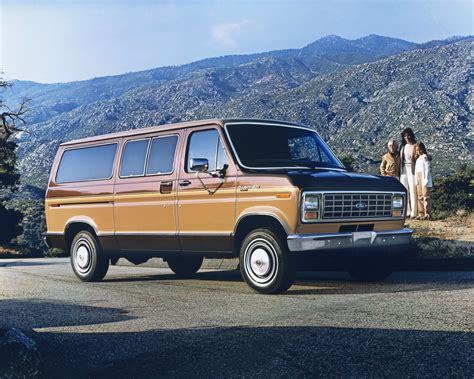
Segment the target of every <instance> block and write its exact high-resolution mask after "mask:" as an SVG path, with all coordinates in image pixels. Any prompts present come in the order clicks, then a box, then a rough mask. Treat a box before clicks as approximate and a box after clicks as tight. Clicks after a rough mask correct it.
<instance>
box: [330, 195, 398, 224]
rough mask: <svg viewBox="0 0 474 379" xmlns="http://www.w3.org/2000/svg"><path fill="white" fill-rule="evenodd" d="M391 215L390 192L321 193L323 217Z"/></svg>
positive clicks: (378, 216) (381, 216) (375, 216)
mask: <svg viewBox="0 0 474 379" xmlns="http://www.w3.org/2000/svg"><path fill="white" fill-rule="evenodd" d="M391 216H392V194H391V193H337V194H336V193H331V194H329V193H327V194H324V195H323V214H322V218H323V219H339V218H355V219H356V218H383V217H391Z"/></svg>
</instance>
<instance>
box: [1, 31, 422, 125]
mask: <svg viewBox="0 0 474 379" xmlns="http://www.w3.org/2000/svg"><path fill="white" fill-rule="evenodd" d="M415 46H416V44H414V43H412V42H407V41H402V40H398V39H394V38H389V37H382V36H375V35H371V36H368V37H364V38H360V39H356V40H348V39H344V38H341V37H337V36H328V37H323V38H321V39H319V40H317V41H315V42H313V43H311V44H309V45H308V46H306V47H303V48H302V49H287V50H276V51H269V52H263V53H258V54H247V55H229V56H223V57H215V58H208V59H203V60H200V61H197V62H193V63H189V64H185V65H181V66H169V67H160V68H156V69H152V70H146V71H140V72H133V73H127V74H123V75H115V76H106V77H101V78H94V79H90V80H84V81H76V82H70V83H54V84H42V83H35V82H31V81H14V82H13V84H14V85H13V86H12V88H11V89H9V90H8V91H6V92H5V93H4V94H3V97H4V100H5V102H6V103H7V104H10V105H14V104H16V103H18V102H19V101H20V100H21V99H22V98H23V97H27V98H30V99H32V102H31V107H32V112H31V113H30V116H29V122H30V123H38V122H42V121H47V120H49V119H50V118H51V117H53V116H55V115H58V114H61V113H65V112H69V111H71V110H73V109H74V108H77V107H79V106H81V105H86V104H90V103H93V102H96V101H100V100H107V99H112V98H115V97H117V96H120V95H122V94H124V93H125V92H127V91H129V90H130V89H135V88H138V87H140V86H148V85H151V84H154V85H156V84H162V83H164V82H166V81H170V80H174V79H177V78H179V77H183V76H185V75H187V74H189V73H193V72H196V71H199V70H206V69H217V68H232V67H237V66H240V65H243V64H247V63H250V62H252V61H255V60H259V59H264V58H277V59H282V60H293V61H294V60H299V61H301V62H303V63H304V64H305V65H306V66H307V67H308V69H309V70H311V71H312V72H313V74H314V75H317V74H321V73H328V72H332V71H335V70H337V69H340V68H343V67H346V66H347V65H351V64H356V63H363V62H369V61H372V60H374V59H377V58H379V57H382V56H389V55H392V54H396V53H399V52H402V51H404V50H407V49H410V48H413V47H415Z"/></svg>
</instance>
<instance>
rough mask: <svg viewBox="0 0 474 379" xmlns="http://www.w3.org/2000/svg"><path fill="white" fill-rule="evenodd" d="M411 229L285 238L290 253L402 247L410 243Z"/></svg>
mask: <svg viewBox="0 0 474 379" xmlns="http://www.w3.org/2000/svg"><path fill="white" fill-rule="evenodd" d="M412 233H413V230H412V229H400V230H383V231H378V232H374V231H367V232H347V233H333V234H292V235H289V236H288V238H287V242H288V248H289V249H290V251H292V252H298V251H316V250H330V249H353V248H364V247H390V246H404V245H408V243H409V242H410V238H411V235H412Z"/></svg>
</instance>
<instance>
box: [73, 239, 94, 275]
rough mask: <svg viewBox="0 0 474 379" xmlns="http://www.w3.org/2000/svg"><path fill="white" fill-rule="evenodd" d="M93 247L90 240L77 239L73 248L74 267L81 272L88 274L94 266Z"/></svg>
mask: <svg viewBox="0 0 474 379" xmlns="http://www.w3.org/2000/svg"><path fill="white" fill-rule="evenodd" d="M92 249H93V247H92V246H91V244H90V242H89V241H88V240H86V239H84V238H81V239H79V240H77V242H76V244H75V245H74V249H73V263H74V268H75V269H76V271H77V272H78V273H79V274H82V275H85V274H87V273H88V272H89V271H90V270H91V267H92V259H93V257H92Z"/></svg>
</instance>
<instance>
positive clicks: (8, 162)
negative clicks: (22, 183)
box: [0, 138, 20, 195]
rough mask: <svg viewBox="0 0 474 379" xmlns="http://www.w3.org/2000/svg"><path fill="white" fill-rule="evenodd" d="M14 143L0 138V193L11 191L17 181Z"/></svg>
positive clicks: (18, 176) (18, 177)
mask: <svg viewBox="0 0 474 379" xmlns="http://www.w3.org/2000/svg"><path fill="white" fill-rule="evenodd" d="M15 150H16V144H15V143H14V142H10V141H6V140H5V139H2V138H0V195H1V194H2V192H3V193H4V192H5V191H6V190H10V191H13V190H15V189H16V185H17V184H18V182H19V179H20V175H19V174H18V173H17V171H16V151H15Z"/></svg>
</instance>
